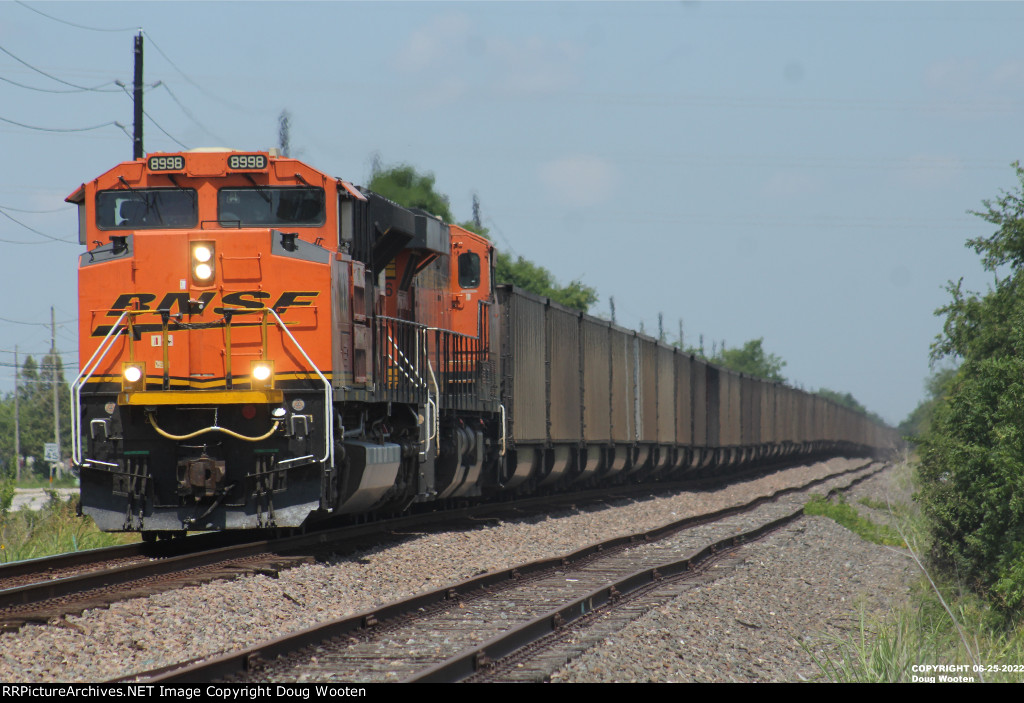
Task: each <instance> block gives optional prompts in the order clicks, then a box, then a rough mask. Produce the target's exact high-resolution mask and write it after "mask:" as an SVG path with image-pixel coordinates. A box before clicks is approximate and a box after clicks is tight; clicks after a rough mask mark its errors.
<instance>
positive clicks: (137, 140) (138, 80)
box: [132, 29, 146, 159]
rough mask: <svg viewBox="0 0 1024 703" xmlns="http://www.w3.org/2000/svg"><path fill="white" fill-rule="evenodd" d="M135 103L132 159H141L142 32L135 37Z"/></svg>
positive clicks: (143, 152) (142, 153)
mask: <svg viewBox="0 0 1024 703" xmlns="http://www.w3.org/2000/svg"><path fill="white" fill-rule="evenodd" d="M133 88H134V89H133V91H132V93H133V99H134V101H135V133H134V136H133V137H132V147H133V148H132V158H133V159H141V158H142V157H143V156H145V155H146V152H145V150H144V149H143V148H142V30H141V29H140V30H139V33H138V34H137V35H136V36H135V85H134V86H133Z"/></svg>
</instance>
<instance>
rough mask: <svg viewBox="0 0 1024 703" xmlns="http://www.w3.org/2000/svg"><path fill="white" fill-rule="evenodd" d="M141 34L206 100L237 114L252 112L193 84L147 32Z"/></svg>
mask: <svg viewBox="0 0 1024 703" xmlns="http://www.w3.org/2000/svg"><path fill="white" fill-rule="evenodd" d="M142 34H143V36H145V37H146V39H148V40H149V43H150V44H152V45H153V48H154V49H156V50H157V52H158V53H159V54H160V55H161V56H163V57H164V59H165V60H166V61H167V63H169V64H171V67H172V68H173V69H174V70H175V71H177V72H178V73H179V74H180V75H181V77H182V78H184V79H185V80H186V81H187V82H188V83H189V85H191V86H192V87H193V88H195V89H196V90H198V91H199V92H200V93H202V94H203V95H205V96H206V97H208V98H210V99H212V100H216V101H217V102H219V103H221V104H223V105H227V106H228V107H230V108H232V109H234V110H238V111H239V112H252V110H250V109H249V108H247V107H243V106H241V105H238V104H236V103H233V102H231V101H229V100H225V99H224V97H223V96H221V95H217V94H216V93H211V92H210V91H208V90H207V89H206V88H204V87H203V86H201V85H199V84H198V83H196V82H195V81H194V80H192V79H191V78H189V76H188V75H187V74H186V73H185V72H184V71H182V70H181V69H180V68H178V65H177V64H176V63H174V62H173V61H172V60H171V57H170V56H168V55H167V54H166V53H165V52H164V50H163V49H161V48H160V45H159V44H157V43H156V42H155V41H154V40H153V37H152V36H150V34H149V32H146V31H143V32H142Z"/></svg>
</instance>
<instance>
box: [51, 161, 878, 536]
mask: <svg viewBox="0 0 1024 703" xmlns="http://www.w3.org/2000/svg"><path fill="white" fill-rule="evenodd" d="M67 200H68V202H71V203H74V204H76V205H77V206H78V209H79V240H80V243H81V244H83V245H85V247H86V250H85V252H84V253H82V254H81V256H80V262H79V337H80V344H79V348H80V357H81V358H80V369H81V373H80V375H79V376H78V378H76V379H75V381H74V383H73V384H72V388H71V402H72V437H73V447H72V454H73V461H74V463H75V465H76V466H77V467H78V470H79V472H80V477H81V505H82V510H83V512H84V513H86V514H88V515H90V516H92V517H93V519H94V520H95V521H96V523H97V525H98V526H99V527H100V528H101V529H103V530H109V531H141V532H142V533H143V535H144V536H147V537H155V536H157V535H172V534H180V533H183V532H187V531H190V530H242V529H254V528H272V527H277V528H295V527H301V526H303V525H304V524H306V523H307V522H308V521H310V520H316V519H319V518H322V517H327V516H332V515H365V514H371V513H372V514H386V513H397V512H401V511H404V510H409V509H412V508H413V506H415V504H418V503H432V502H434V503H437V502H441V503H439V504H443V501H448V500H450V499H476V498H485V497H489V496H495V495H517V494H518V495H522V494H530V493H535V492H557V491H569V490H574V489H575V488H578V487H582V486H601V485H615V484H616V483H621V482H625V481H636V480H659V479H670V478H676V477H679V476H682V475H684V474H686V473H688V472H703V473H705V474H708V473H714V472H729V471H733V470H734V469H737V468H739V467H742V466H746V465H750V464H752V463H755V462H759V461H764V460H782V459H787V458H791V459H793V460H797V459H800V458H809V457H812V456H824V455H828V454H845V455H854V454H866V453H871V452H877V451H883V450H885V449H887V448H890V447H891V446H892V445H893V443H894V441H895V436H894V434H893V433H892V431H891V430H889V429H888V428H885V427H882V426H879V425H877V424H875V423H873V422H872V421H870V420H869V419H868V418H866V417H864V416H862V415H860V414H858V413H856V412H853V411H851V410H849V409H847V408H844V407H841V406H839V405H837V404H835V403H832V402H830V401H828V400H826V399H824V398H821V397H819V396H815V395H811V394H807V393H804V392H801V391H798V390H795V389H793V388H789V387H787V386H785V385H783V384H781V383H773V382H769V381H764V380H760V379H757V378H751V377H748V376H744V375H741V374H737V373H733V372H731V371H728V370H726V369H722V368H718V367H716V366H714V365H711V364H708V363H706V362H705V361H703V360H701V359H699V358H696V357H694V356H692V355H689V354H686V353H684V352H682V351H680V350H678V349H676V348H673V347H670V346H666V345H664V344H661V343H659V342H658V341H657V340H654V339H652V338H650V337H646V336H644V335H642V334H638V333H636V332H633V331H630V330H626V329H623V328H621V327H618V326H616V325H614V324H611V323H609V322H607V321H604V320H601V319H597V318H595V317H591V316H589V315H585V314H582V313H579V312H577V311H573V310H570V309H566V308H564V307H561V306H559V305H558V304H556V303H554V302H552V301H550V300H548V299H545V298H541V297H537V296H534V295H531V294H529V293H525V292H523V291H521V290H517V289H515V288H512V287H510V286H502V285H495V280H494V249H493V247H492V246H491V245H490V243H489V242H488V240H487V239H485V238H483V237H481V236H479V235H477V234H475V233H473V232H470V231H468V230H466V229H463V228H461V227H459V226H457V225H452V224H446V223H444V222H442V221H440V220H439V219H437V218H436V217H434V216H432V215H431V214H430V213H427V212H423V211H420V210H415V209H406V208H403V207H400V206H399V205H397V204H395V203H393V202H391V201H389V200H387V199H386V198H383V197H381V196H380V195H377V194H375V193H372V192H370V191H368V190H366V189H364V188H360V187H356V186H354V185H353V184H351V183H349V182H346V181H344V180H340V179H337V178H334V177H331V176H328V175H327V174H325V173H323V172H321V171H318V170H316V169H314V168H312V167H310V166H309V165H307V164H305V163H303V162H301V161H298V160H296V159H292V158H285V157H282V156H280V155H278V154H276V153H275V152H274V151H269V152H240V151H231V150H225V149H207V150H195V151H188V152H182V153H161V154H151V155H149V156H148V157H146V158H144V159H137V160H134V161H128V162H125V163H121V164H119V165H118V166H116V167H114V168H113V169H111V170H110V171H108V172H106V173H104V174H103V175H101V176H99V177H98V178H96V179H94V180H92V181H89V182H88V183H84V184H83V185H82V186H81V187H80V188H78V189H77V190H76V191H75V192H74V193H73V194H71V195H70V196H69V197H68V198H67Z"/></svg>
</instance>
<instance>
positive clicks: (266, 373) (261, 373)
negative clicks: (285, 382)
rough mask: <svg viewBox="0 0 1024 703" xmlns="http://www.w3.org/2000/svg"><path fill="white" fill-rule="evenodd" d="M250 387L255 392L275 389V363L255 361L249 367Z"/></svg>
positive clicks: (261, 360) (264, 360) (262, 360)
mask: <svg viewBox="0 0 1024 703" xmlns="http://www.w3.org/2000/svg"><path fill="white" fill-rule="evenodd" d="M249 385H250V387H251V388H252V389H253V390H254V391H255V390H269V389H271V388H273V387H274V362H273V361H268V360H266V359H259V360H257V361H253V362H252V365H251V366H250V367H249Z"/></svg>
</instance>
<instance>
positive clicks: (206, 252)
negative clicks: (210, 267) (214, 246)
mask: <svg viewBox="0 0 1024 703" xmlns="http://www.w3.org/2000/svg"><path fill="white" fill-rule="evenodd" d="M192 256H194V257H195V258H196V261H198V262H200V263H206V262H207V261H209V260H210V259H212V258H213V251H212V250H211V249H210V247H208V246H206V245H205V244H200V245H198V246H196V248H195V249H193V250H192Z"/></svg>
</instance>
